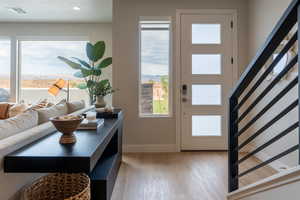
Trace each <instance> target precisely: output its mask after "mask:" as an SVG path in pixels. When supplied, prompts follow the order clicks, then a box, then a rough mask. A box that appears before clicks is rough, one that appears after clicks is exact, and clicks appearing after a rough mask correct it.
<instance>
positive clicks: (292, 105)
mask: <svg viewBox="0 0 300 200" xmlns="http://www.w3.org/2000/svg"><path fill="white" fill-rule="evenodd" d="M297 105H298V99H297V100H296V101H294V102H293V103H292V104H291V105H289V106H288V107H286V108H285V109H284V110H283V111H281V112H280V113H279V114H278V115H276V116H275V117H274V118H273V119H272V120H271V121H269V122H268V123H267V124H266V125H264V126H263V127H262V128H260V129H259V130H258V131H257V132H256V133H254V134H253V135H251V136H250V137H249V138H248V139H247V140H246V141H245V142H243V143H242V144H241V145H240V146H239V147H238V149H237V150H240V149H242V148H243V147H244V146H246V145H247V144H249V143H250V142H251V141H252V140H254V139H255V138H256V137H257V136H259V135H260V134H261V133H262V132H264V131H265V130H267V129H268V128H269V127H271V126H272V125H273V124H274V123H275V122H277V121H278V120H280V119H281V118H282V117H283V116H285V115H286V114H287V113H289V112H290V111H291V110H293V109H294V108H295V107H296V106H297Z"/></svg>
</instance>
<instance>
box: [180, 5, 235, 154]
mask: <svg viewBox="0 0 300 200" xmlns="http://www.w3.org/2000/svg"><path fill="white" fill-rule="evenodd" d="M189 14H190V15H195V14H196V15H197V14H199V15H201V14H202V15H203V14H205V15H209V14H227V15H231V17H232V22H233V24H232V25H233V49H232V55H233V60H234V62H233V79H234V80H233V82H234V83H235V82H236V81H237V80H238V32H237V24H238V23H237V11H236V10H234V9H183V10H182V9H179V10H176V31H175V32H176V38H175V40H176V41H175V45H176V48H175V49H176V50H175V69H174V71H175V86H174V88H176V91H175V107H176V111H177V112H176V113H177V114H176V149H177V151H181V150H182V149H181V128H182V127H181V124H182V122H181V120H182V117H181V116H182V110H181V103H182V101H181V91H180V88H181V17H182V15H189Z"/></svg>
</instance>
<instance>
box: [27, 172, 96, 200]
mask: <svg viewBox="0 0 300 200" xmlns="http://www.w3.org/2000/svg"><path fill="white" fill-rule="evenodd" d="M23 200H90V179H89V177H88V176H87V175H85V174H50V175H47V176H43V177H41V178H39V179H38V180H36V181H35V182H33V184H32V185H30V186H29V187H28V188H26V189H25V190H24V193H23Z"/></svg>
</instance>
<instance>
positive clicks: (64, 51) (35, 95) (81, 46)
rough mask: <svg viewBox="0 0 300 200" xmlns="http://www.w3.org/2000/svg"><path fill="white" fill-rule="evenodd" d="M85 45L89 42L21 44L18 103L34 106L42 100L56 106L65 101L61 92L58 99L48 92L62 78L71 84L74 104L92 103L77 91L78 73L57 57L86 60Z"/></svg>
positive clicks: (29, 42) (82, 91) (71, 97)
mask: <svg viewBox="0 0 300 200" xmlns="http://www.w3.org/2000/svg"><path fill="white" fill-rule="evenodd" d="M86 43H87V42H86V41H20V45H19V46H20V48H21V49H20V50H21V63H20V69H21V88H20V97H19V100H23V101H25V102H26V103H35V102H37V101H39V100H43V99H48V100H50V101H52V102H57V101H60V100H61V99H64V98H66V94H65V93H64V92H60V94H59V96H57V97H54V96H51V95H50V94H49V93H48V88H49V87H50V86H51V85H52V84H54V83H55V81H56V80H57V79H60V78H62V79H64V80H66V81H68V80H69V81H70V88H71V89H70V99H71V100H72V101H73V100H81V99H84V100H85V101H86V102H89V100H88V99H89V98H88V94H87V92H86V91H85V90H80V89H77V87H76V85H77V84H78V83H80V82H81V81H82V80H81V79H78V78H76V77H74V76H73V74H74V72H75V71H74V70H73V69H72V68H70V67H69V66H67V65H66V64H65V63H63V62H61V61H60V60H58V59H57V56H63V57H67V58H71V57H77V58H81V59H87V58H86V53H85V46H86Z"/></svg>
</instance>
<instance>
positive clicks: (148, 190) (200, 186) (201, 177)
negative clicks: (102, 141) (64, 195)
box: [112, 152, 275, 200]
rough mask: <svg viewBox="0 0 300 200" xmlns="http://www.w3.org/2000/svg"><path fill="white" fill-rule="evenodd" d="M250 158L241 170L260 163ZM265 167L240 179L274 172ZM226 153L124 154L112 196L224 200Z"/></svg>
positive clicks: (249, 179) (251, 179)
mask: <svg viewBox="0 0 300 200" xmlns="http://www.w3.org/2000/svg"><path fill="white" fill-rule="evenodd" d="M259 162H260V161H259V160H257V159H251V160H248V161H247V163H245V164H243V165H242V166H241V171H243V170H245V169H248V168H249V167H251V166H254V165H257V164H258V163H259ZM274 173H275V171H274V170H273V169H271V168H269V167H264V168H262V169H260V170H258V171H256V172H254V173H251V175H249V176H245V177H244V178H243V179H242V180H241V183H240V184H241V185H242V186H243V185H246V184H249V183H253V182H255V181H257V180H260V179H262V178H265V177H268V176H271V175H273V174H274ZM226 193H227V153H225V152H184V153H151V154H125V155H124V157H123V163H122V166H121V169H120V172H119V175H118V178H117V182H116V185H115V188H114V192H113V195H112V200H225V199H226Z"/></svg>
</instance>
